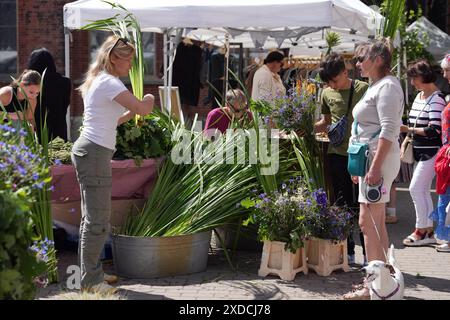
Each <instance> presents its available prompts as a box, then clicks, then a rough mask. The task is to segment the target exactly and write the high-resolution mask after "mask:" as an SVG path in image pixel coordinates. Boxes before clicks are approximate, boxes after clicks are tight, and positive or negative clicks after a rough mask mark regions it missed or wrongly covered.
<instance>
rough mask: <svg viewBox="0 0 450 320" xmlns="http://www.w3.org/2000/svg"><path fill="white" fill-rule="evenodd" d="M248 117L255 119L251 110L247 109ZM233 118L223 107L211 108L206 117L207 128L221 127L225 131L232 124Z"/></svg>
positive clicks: (221, 130)
mask: <svg viewBox="0 0 450 320" xmlns="http://www.w3.org/2000/svg"><path fill="white" fill-rule="evenodd" d="M247 118H248V119H250V120H251V119H253V117H252V114H251V112H249V111H247ZM230 122H231V119H230V118H229V116H228V115H226V114H225V112H224V111H223V110H222V109H221V108H216V109H213V110H211V111H210V112H209V113H208V116H207V117H206V124H205V130H208V129H215V128H217V129H219V130H220V132H222V133H224V132H225V131H226V130H227V129H228V128H229V126H230Z"/></svg>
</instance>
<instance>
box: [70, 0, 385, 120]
mask: <svg viewBox="0 0 450 320" xmlns="http://www.w3.org/2000/svg"><path fill="white" fill-rule="evenodd" d="M115 2H116V3H118V4H120V5H122V6H123V7H125V8H126V9H127V10H128V11H130V12H131V13H133V14H134V15H135V16H136V18H137V19H138V21H139V23H140V25H141V29H142V31H152V32H155V31H157V30H158V29H155V28H159V30H160V31H162V32H164V34H165V37H164V40H165V41H164V44H165V45H164V51H165V53H166V58H165V59H164V70H165V73H164V74H165V76H164V85H165V87H166V88H167V93H168V92H170V86H171V68H170V67H169V68H168V66H171V63H172V61H173V50H169V54H167V53H168V52H167V47H168V46H169V47H170V49H172V48H173V41H172V38H173V37H171V36H170V34H171V33H172V32H173V31H174V29H176V28H215V27H226V28H227V30H228V31H229V32H230V33H234V34H235V35H238V34H242V33H244V32H252V33H253V34H254V32H255V31H259V32H262V31H264V32H267V31H280V29H281V30H283V29H284V31H286V30H288V31H289V30H295V29H299V28H305V27H313V28H324V27H331V26H333V27H338V28H343V29H348V30H353V31H354V32H360V33H362V34H372V33H374V32H375V28H376V26H377V25H378V22H379V20H380V17H381V16H380V15H379V14H377V13H376V12H375V11H373V10H372V9H371V8H369V7H368V6H366V5H365V4H363V3H362V2H360V1H356V0H258V1H254V0H226V1H224V0H216V1H214V2H212V1H210V0H191V1H189V2H187V1H185V0H166V1H164V2H161V3H160V2H157V1H151V2H150V1H148V2H147V1H142V0H116V1H115ZM63 10H64V27H65V30H67V31H68V30H70V29H80V28H82V27H83V26H85V25H87V24H89V23H91V22H92V21H95V20H99V19H106V18H110V17H112V16H114V15H116V14H119V15H123V12H122V11H119V10H117V9H112V8H111V5H110V4H108V3H105V2H102V1H100V0H79V1H75V2H71V3H68V4H66V5H64V9H63ZM315 30H316V29H312V31H315ZM356 30H357V31H356ZM225 38H226V39H227V38H229V35H228V34H227V35H226V37H225ZM276 41H279V39H277V40H276ZM226 43H228V40H226ZM65 50H66V51H65V53H66V55H65V59H66V75H68V76H69V75H70V70H69V59H70V53H69V32H66V41H65ZM227 52H228V50H227ZM167 59H168V60H169V61H167ZM225 82H226V81H225ZM166 97H167V99H168V100H167V101H166V103H165V105H166V107H167V108H170V95H169V94H166ZM68 114H70V110H69V111H68ZM68 121H69V125H68V128H70V116H68Z"/></svg>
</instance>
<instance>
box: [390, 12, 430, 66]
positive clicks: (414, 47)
mask: <svg viewBox="0 0 450 320" xmlns="http://www.w3.org/2000/svg"><path fill="white" fill-rule="evenodd" d="M421 15H422V11H421V10H419V12H418V13H417V14H416V13H415V12H414V11H412V10H411V11H409V12H407V11H405V12H404V14H402V15H401V21H400V26H399V32H400V37H401V39H402V50H406V60H407V61H408V62H412V61H415V60H418V59H426V60H428V61H429V62H430V63H433V62H434V58H433V55H432V54H431V53H430V52H428V50H427V47H428V44H429V38H428V36H427V35H426V34H422V35H421V37H419V31H418V30H417V29H413V30H411V31H408V32H407V31H406V27H407V24H408V21H413V20H416V19H417V18H420V16H421ZM396 53H398V52H396Z"/></svg>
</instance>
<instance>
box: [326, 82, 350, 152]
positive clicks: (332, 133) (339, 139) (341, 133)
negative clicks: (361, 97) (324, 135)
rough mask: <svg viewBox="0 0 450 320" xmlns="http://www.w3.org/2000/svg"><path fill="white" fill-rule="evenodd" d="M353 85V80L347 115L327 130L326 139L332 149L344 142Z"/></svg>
mask: <svg viewBox="0 0 450 320" xmlns="http://www.w3.org/2000/svg"><path fill="white" fill-rule="evenodd" d="M353 91H354V84H353V80H352V82H351V85H350V96H349V99H348V106H347V113H346V114H345V115H343V116H342V117H341V118H340V119H339V120H338V121H337V122H335V123H333V124H332V125H331V126H330V128H329V129H328V139H329V140H330V144H331V145H332V146H334V147H337V146H340V145H341V144H342V143H343V142H344V138H345V134H346V133H347V126H348V114H349V112H350V110H351V108H352V100H353Z"/></svg>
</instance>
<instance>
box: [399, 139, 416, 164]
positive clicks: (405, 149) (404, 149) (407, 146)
mask: <svg viewBox="0 0 450 320" xmlns="http://www.w3.org/2000/svg"><path fill="white" fill-rule="evenodd" d="M412 140H413V139H412V137H411V136H410V135H407V136H406V137H405V140H403V142H402V145H401V147H400V160H401V161H402V162H404V163H409V164H411V163H414V154H413V144H412Z"/></svg>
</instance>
